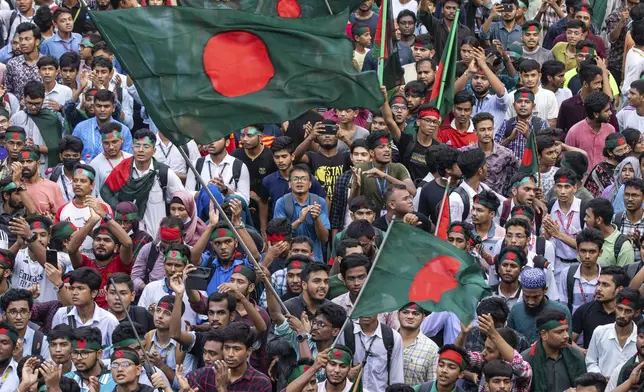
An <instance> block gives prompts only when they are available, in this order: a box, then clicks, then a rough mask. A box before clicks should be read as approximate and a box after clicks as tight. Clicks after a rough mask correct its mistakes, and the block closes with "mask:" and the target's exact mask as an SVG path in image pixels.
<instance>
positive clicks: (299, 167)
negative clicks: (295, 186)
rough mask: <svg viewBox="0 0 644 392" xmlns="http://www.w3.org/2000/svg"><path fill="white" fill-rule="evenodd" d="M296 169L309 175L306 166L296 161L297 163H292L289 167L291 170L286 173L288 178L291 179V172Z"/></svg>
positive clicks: (309, 172)
mask: <svg viewBox="0 0 644 392" xmlns="http://www.w3.org/2000/svg"><path fill="white" fill-rule="evenodd" d="M296 171H298V172H303V173H306V174H308V175H309V176H310V175H311V171H310V170H309V167H308V166H306V165H305V164H303V163H298V164H297V165H293V167H292V168H291V171H290V172H289V173H288V179H289V180H290V179H291V175H292V174H293V172H296Z"/></svg>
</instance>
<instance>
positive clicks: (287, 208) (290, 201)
mask: <svg viewBox="0 0 644 392" xmlns="http://www.w3.org/2000/svg"><path fill="white" fill-rule="evenodd" d="M322 200H323V199H322V198H321V197H320V196H318V195H316V194H315V193H309V205H313V204H314V203H318V204H322ZM284 213H285V214H286V217H287V218H288V219H289V220H290V221H293V215H294V214H295V198H294V197H293V194H292V193H287V194H285V195H284Z"/></svg>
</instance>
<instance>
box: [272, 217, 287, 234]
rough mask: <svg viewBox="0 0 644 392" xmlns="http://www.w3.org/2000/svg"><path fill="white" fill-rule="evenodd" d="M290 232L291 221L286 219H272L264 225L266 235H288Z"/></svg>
mask: <svg viewBox="0 0 644 392" xmlns="http://www.w3.org/2000/svg"><path fill="white" fill-rule="evenodd" d="M291 231H292V227H291V221H290V220H288V219H287V218H273V219H271V220H269V221H268V223H267V224H266V234H268V235H271V234H284V235H290V234H291Z"/></svg>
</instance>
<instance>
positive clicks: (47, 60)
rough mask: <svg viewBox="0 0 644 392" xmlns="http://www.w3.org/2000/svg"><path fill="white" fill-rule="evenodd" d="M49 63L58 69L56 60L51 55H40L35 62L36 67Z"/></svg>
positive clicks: (45, 65)
mask: <svg viewBox="0 0 644 392" xmlns="http://www.w3.org/2000/svg"><path fill="white" fill-rule="evenodd" d="M49 65H53V66H54V68H56V69H58V60H56V58H55V57H53V56H42V57H41V58H39V59H38V61H37V62H36V67H38V69H40V68H42V67H47V66H49Z"/></svg>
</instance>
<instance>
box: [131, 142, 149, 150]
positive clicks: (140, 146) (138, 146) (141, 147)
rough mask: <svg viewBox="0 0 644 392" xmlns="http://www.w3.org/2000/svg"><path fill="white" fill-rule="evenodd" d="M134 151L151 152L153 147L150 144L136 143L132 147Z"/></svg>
mask: <svg viewBox="0 0 644 392" xmlns="http://www.w3.org/2000/svg"><path fill="white" fill-rule="evenodd" d="M132 148H133V149H135V150H150V149H151V148H152V146H151V145H150V144H140V143H136V144H134V145H133V146H132Z"/></svg>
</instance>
